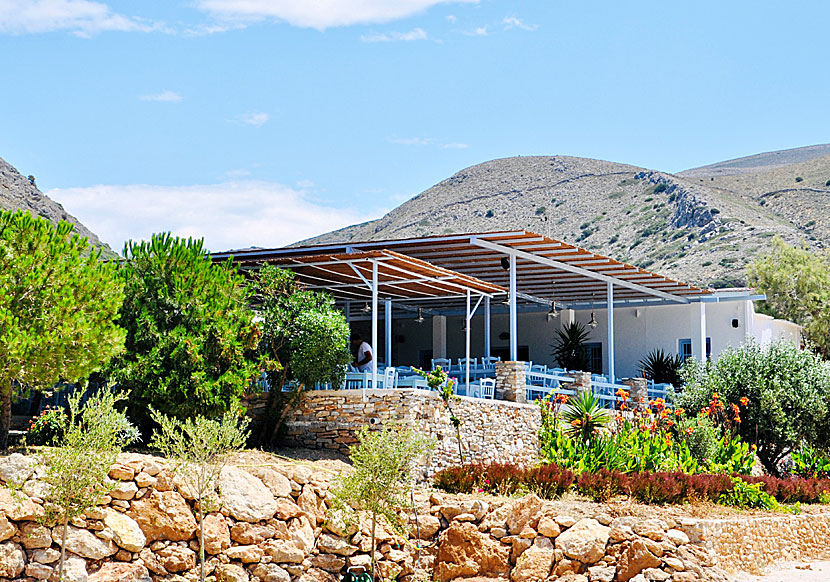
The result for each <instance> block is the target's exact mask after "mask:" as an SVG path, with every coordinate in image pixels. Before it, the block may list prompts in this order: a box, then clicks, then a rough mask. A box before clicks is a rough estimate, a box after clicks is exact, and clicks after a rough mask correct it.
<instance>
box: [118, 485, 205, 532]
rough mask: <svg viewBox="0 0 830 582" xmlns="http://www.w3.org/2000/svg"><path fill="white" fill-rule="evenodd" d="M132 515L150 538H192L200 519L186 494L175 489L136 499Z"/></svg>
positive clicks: (131, 511) (155, 492) (130, 514)
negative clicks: (192, 510)
mask: <svg viewBox="0 0 830 582" xmlns="http://www.w3.org/2000/svg"><path fill="white" fill-rule="evenodd" d="M128 515H129V516H130V517H131V518H133V519H134V520H135V521H136V523H138V525H139V527H140V528H141V531H142V532H144V535H145V536H146V537H147V540H148V541H155V540H171V541H181V540H189V539H190V538H191V536H192V535H193V532H195V531H196V519H195V518H194V517H193V513H192V512H191V511H190V507H189V506H188V505H187V502H186V501H185V500H184V498H183V497H182V496H181V495H179V494H178V493H176V492H175V491H154V492H153V493H152V494H151V495H150V496H149V497H144V498H142V499H140V500H138V501H133V503H132V508H131V509H130V511H129V513H128Z"/></svg>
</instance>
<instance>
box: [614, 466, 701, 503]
mask: <svg viewBox="0 0 830 582" xmlns="http://www.w3.org/2000/svg"><path fill="white" fill-rule="evenodd" d="M688 477H689V476H688V475H687V474H686V473H679V472H671V473H664V472H657V473H633V474H631V475H629V477H628V490H629V494H630V495H631V497H633V498H634V499H636V500H637V501H639V502H641V503H648V504H656V505H664V504H666V503H683V502H684V501H687V500H688V498H689V492H688V483H689V481H688Z"/></svg>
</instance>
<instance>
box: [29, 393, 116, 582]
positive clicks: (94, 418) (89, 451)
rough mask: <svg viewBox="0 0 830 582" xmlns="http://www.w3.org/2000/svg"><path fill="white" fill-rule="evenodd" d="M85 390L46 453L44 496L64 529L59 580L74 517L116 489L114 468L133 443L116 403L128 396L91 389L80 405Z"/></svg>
mask: <svg viewBox="0 0 830 582" xmlns="http://www.w3.org/2000/svg"><path fill="white" fill-rule="evenodd" d="M82 395H83V391H81V390H76V391H75V392H74V393H73V394H72V395H70V396H69V409H68V414H67V422H66V425H65V430H64V432H63V435H61V436H60V437H59V438H58V439H57V441H56V446H55V447H52V448H48V449H45V450H44V451H43V453H42V456H43V460H44V463H45V465H46V472H45V475H44V477H43V481H44V482H45V483H46V485H47V488H46V494H45V496H44V499H45V501H47V502H48V504H47V513H46V520H47V521H52V520H55V521H57V522H58V524H59V525H60V528H61V542H60V546H61V556H60V562H59V564H58V580H61V579H62V576H63V566H64V563H65V561H66V534H67V531H68V525H69V522H70V521H71V520H72V519H74V518H76V517H78V516H80V515H82V514H83V513H84V512H85V511H86V510H87V509H89V508H90V507H93V506H95V505H97V504H99V503H100V502H101V499H102V498H103V497H104V496H105V495H106V494H107V493H109V492H110V491H111V490H112V483H111V481H110V480H109V477H108V475H109V471H110V468H111V467H112V464H113V463H114V462H115V460H116V458H117V456H118V453H119V452H120V451H121V449H122V448H123V447H125V446H127V445H129V444H130V442H129V441H125V440H123V437H122V436H121V435H123V434H124V433H125V431H124V428H125V425H128V424H129V422H128V421H127V418H126V417H125V416H124V414H123V413H122V412H119V411H118V410H116V409H115V405H116V404H117V403H118V402H120V401H123V400H125V399H126V395H116V394H114V393H113V392H111V391H109V390H106V389H105V390H100V391H98V392H96V393H94V394H92V395H91V396H90V397H89V398H88V399H87V400H86V402H85V403H84V405H83V406H81V398H82Z"/></svg>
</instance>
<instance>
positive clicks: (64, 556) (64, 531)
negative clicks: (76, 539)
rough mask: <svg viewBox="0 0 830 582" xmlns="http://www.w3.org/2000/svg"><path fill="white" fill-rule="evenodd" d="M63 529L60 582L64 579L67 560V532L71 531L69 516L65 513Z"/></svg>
mask: <svg viewBox="0 0 830 582" xmlns="http://www.w3.org/2000/svg"><path fill="white" fill-rule="evenodd" d="M62 530H63V531H61V560H60V562H59V563H58V582H62V581H63V565H64V563H65V562H66V532H67V531H69V516H68V515H66V514H64V515H63V527H62Z"/></svg>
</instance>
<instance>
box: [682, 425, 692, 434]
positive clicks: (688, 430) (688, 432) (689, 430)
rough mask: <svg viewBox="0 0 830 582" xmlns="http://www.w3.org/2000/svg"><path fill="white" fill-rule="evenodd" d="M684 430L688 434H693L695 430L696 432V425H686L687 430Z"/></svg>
mask: <svg viewBox="0 0 830 582" xmlns="http://www.w3.org/2000/svg"><path fill="white" fill-rule="evenodd" d="M683 432H685V433H686V434H692V433H693V432H695V429H694V427H692V426H689V427H686V430H685V431H683Z"/></svg>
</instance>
